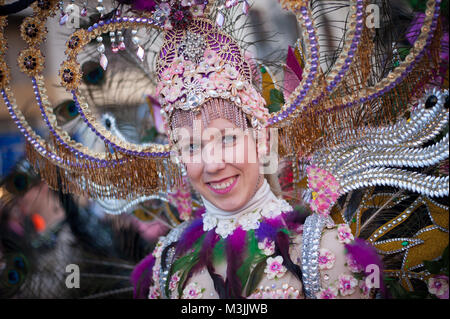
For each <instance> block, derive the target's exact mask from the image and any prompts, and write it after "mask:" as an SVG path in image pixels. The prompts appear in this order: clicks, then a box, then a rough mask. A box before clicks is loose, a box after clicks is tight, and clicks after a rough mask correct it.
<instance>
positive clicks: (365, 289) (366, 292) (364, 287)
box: [359, 280, 371, 298]
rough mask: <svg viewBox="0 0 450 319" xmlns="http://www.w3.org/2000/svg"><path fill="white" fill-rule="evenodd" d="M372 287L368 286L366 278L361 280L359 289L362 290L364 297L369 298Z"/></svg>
mask: <svg viewBox="0 0 450 319" xmlns="http://www.w3.org/2000/svg"><path fill="white" fill-rule="evenodd" d="M370 289H371V288H369V287H367V285H366V281H365V280H361V281H360V282H359V290H360V291H361V293H362V295H363V297H364V298H369V296H370Z"/></svg>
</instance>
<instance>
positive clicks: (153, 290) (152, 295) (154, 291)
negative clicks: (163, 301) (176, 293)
mask: <svg viewBox="0 0 450 319" xmlns="http://www.w3.org/2000/svg"><path fill="white" fill-rule="evenodd" d="M159 296H161V291H160V290H159V288H158V287H156V286H151V287H150V289H149V291H148V299H158V298H159Z"/></svg>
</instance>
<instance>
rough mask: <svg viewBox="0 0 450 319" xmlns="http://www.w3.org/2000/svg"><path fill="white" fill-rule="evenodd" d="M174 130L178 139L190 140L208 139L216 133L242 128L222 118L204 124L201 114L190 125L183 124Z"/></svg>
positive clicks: (237, 130) (233, 131) (230, 131)
mask: <svg viewBox="0 0 450 319" xmlns="http://www.w3.org/2000/svg"><path fill="white" fill-rule="evenodd" d="M176 131H177V137H178V139H179V140H180V141H187V140H189V141H190V140H192V139H202V140H210V139H212V138H213V137H214V136H215V135H217V134H227V133H237V132H240V131H242V129H241V128H239V127H237V126H236V125H235V124H234V123H232V122H230V121H229V120H227V119H224V118H217V119H214V120H212V121H210V122H209V123H208V125H207V126H206V125H205V123H204V122H203V121H202V120H201V116H198V117H196V118H195V119H194V121H193V125H192V126H183V127H181V128H178V129H176Z"/></svg>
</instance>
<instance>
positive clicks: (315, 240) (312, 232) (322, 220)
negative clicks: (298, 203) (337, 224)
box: [302, 214, 329, 299]
mask: <svg viewBox="0 0 450 319" xmlns="http://www.w3.org/2000/svg"><path fill="white" fill-rule="evenodd" d="M327 223H329V217H324V216H322V215H318V214H312V215H310V216H308V217H307V218H306V220H305V224H304V227H303V247H302V273H303V285H304V287H303V289H304V291H305V295H306V297H307V298H311V299H315V298H316V294H317V293H318V292H319V290H320V272H319V260H318V258H319V248H320V239H321V236H322V230H323V229H324V228H325V226H326V225H327Z"/></svg>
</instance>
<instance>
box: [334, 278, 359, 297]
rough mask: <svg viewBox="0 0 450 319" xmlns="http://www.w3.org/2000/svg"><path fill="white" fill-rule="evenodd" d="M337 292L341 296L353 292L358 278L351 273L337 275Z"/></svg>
mask: <svg viewBox="0 0 450 319" xmlns="http://www.w3.org/2000/svg"><path fill="white" fill-rule="evenodd" d="M338 280H339V292H340V293H341V295H342V296H348V295H351V294H352V293H354V292H355V288H356V287H358V280H357V279H356V278H355V277H353V276H351V275H344V274H341V275H339V279H338Z"/></svg>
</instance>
